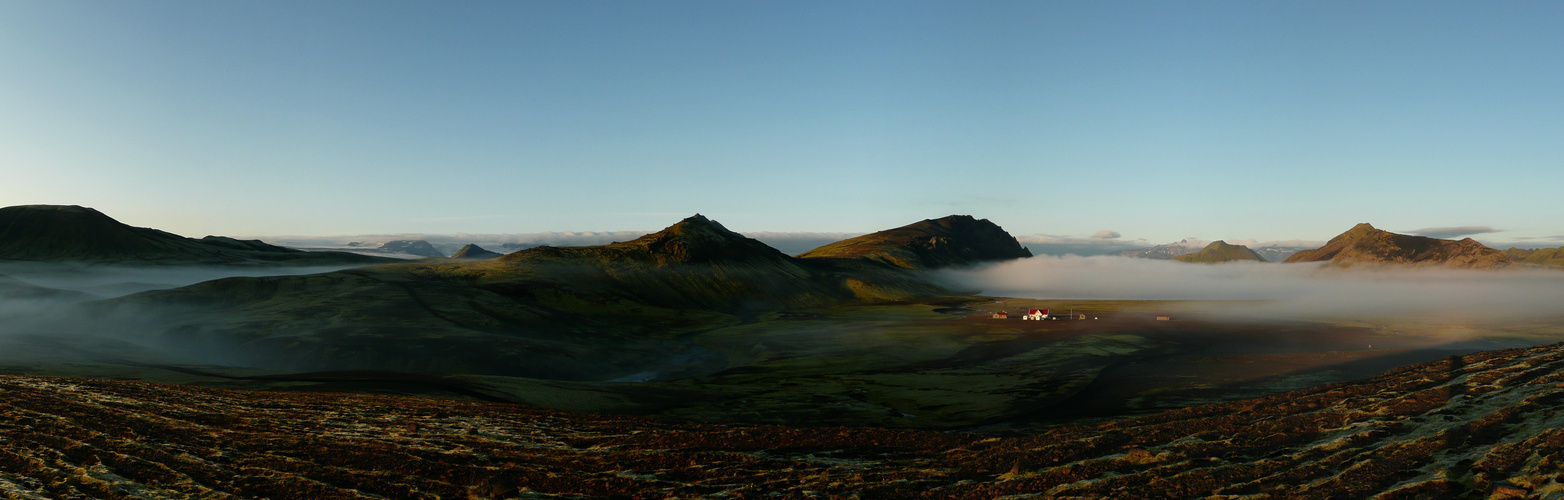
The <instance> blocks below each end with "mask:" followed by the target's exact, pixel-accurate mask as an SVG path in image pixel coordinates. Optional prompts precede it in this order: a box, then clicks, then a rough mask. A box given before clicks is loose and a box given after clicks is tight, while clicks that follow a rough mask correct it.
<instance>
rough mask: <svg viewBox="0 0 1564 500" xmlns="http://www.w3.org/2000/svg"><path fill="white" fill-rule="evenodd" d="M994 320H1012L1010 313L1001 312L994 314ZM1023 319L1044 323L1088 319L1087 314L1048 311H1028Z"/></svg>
mask: <svg viewBox="0 0 1564 500" xmlns="http://www.w3.org/2000/svg"><path fill="white" fill-rule="evenodd" d="M993 318H994V319H1010V313H1009V312H1006V311H999V312H996V313H994V316H993ZM1021 319H1023V320H1033V321H1042V320H1045V319H1051V320H1059V319H1086V315H1085V314H1075V313H1074V312H1073V311H1072V312H1071V313H1070V314H1067V315H1059V314H1049V313H1048V310H1047V309H1028V310H1027V312H1026V315H1025V316H1021Z"/></svg>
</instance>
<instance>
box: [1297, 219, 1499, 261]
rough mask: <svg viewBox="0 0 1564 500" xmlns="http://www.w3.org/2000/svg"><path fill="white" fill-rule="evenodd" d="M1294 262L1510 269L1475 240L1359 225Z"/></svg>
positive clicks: (1490, 250) (1305, 252)
mask: <svg viewBox="0 0 1564 500" xmlns="http://www.w3.org/2000/svg"><path fill="white" fill-rule="evenodd" d="M1287 262H1288V263H1294V262H1329V263H1330V264H1331V265H1333V266H1340V267H1348V266H1352V265H1355V264H1370V265H1376V264H1392V265H1411V266H1438V267H1454V268H1472V269H1493V268H1499V267H1504V266H1507V265H1509V263H1510V259H1509V257H1506V256H1505V255H1504V253H1503V252H1500V251H1498V250H1494V249H1492V248H1488V247H1486V246H1483V244H1482V243H1478V242H1477V240H1473V239H1471V238H1466V239H1462V240H1459V241H1452V240H1441V239H1435V238H1428V237H1424V236H1409V235H1405V234H1396V233H1392V232H1389V231H1382V230H1379V229H1375V228H1374V226H1371V225H1368V224H1366V223H1365V224H1358V225H1357V226H1354V227H1353V228H1352V229H1350V230H1348V231H1347V232H1345V233H1341V234H1340V235H1338V236H1336V237H1335V238H1331V240H1330V241H1328V242H1326V243H1325V246H1322V247H1320V248H1316V249H1314V250H1304V251H1301V252H1298V253H1296V254H1293V256H1292V257H1289V258H1288V259H1287Z"/></svg>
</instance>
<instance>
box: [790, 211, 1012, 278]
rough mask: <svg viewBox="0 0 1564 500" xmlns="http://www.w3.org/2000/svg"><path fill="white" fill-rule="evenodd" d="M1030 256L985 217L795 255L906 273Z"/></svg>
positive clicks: (923, 224) (947, 220) (936, 222)
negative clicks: (865, 262) (884, 266)
mask: <svg viewBox="0 0 1564 500" xmlns="http://www.w3.org/2000/svg"><path fill="white" fill-rule="evenodd" d="M1031 256H1032V252H1031V251H1029V250H1027V249H1026V248H1025V247H1022V246H1021V243H1020V242H1018V241H1016V239H1015V237H1014V236H1011V235H1010V233H1007V232H1005V230H1004V229H1002V228H1000V227H999V225H997V224H994V223H993V222H989V220H988V219H975V218H973V217H972V216H970V215H952V216H949V217H944V218H940V219H928V220H923V221H920V222H914V223H912V224H908V225H905V226H902V227H898V228H896V229H887V230H885V231H880V232H877V233H871V234H866V235H863V236H859V237H856V238H849V239H846V240H842V241H838V242H836V243H832V244H829V245H825V246H822V247H820V248H816V249H814V250H810V251H808V252H804V253H802V254H799V256H798V257H799V258H803V259H819V258H838V259H861V260H869V261H875V262H881V263H884V264H888V265H891V266H896V267H901V268H907V269H933V268H938V267H947V266H960V265H971V264H978V263H981V262H989V261H997V260H1009V259H1020V258H1025V257H1031Z"/></svg>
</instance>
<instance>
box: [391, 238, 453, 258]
mask: <svg viewBox="0 0 1564 500" xmlns="http://www.w3.org/2000/svg"><path fill="white" fill-rule="evenodd" d="M380 249H381V250H385V251H387V252H395V253H405V254H408V255H417V256H419V257H441V258H443V257H445V254H444V253H441V252H440V251H439V250H437V249H435V248H434V245H431V244H429V242H428V241H424V240H396V241H387V242H386V243H385V244H384V245H380Z"/></svg>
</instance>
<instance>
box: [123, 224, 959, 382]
mask: <svg viewBox="0 0 1564 500" xmlns="http://www.w3.org/2000/svg"><path fill="white" fill-rule="evenodd" d="M951 295H953V293H952V292H950V291H948V290H945V289H943V288H941V287H939V286H937V285H935V284H932V283H930V282H927V281H924V280H923V279H922V278H921V277H920V276H919V275H917V274H916V273H912V272H908V271H906V270H902V269H896V268H890V267H886V266H883V265H878V264H865V263H854V262H838V261H835V260H831V259H826V260H812V259H795V258H792V257H788V256H787V255H784V254H782V253H781V252H779V251H777V250H776V249H773V248H771V247H769V246H766V245H765V244H763V243H760V242H758V241H755V240H753V239H750V238H746V237H744V236H742V235H739V234H737V233H734V232H732V231H729V230H727V229H726V228H723V227H722V226H721V225H720V224H717V223H716V222H714V221H711V220H709V219H707V218H705V217H702V216H699V215H696V216H694V217H691V218H689V219H685V220H684V221H681V222H679V223H678V224H675V225H673V226H671V227H669V228H667V229H665V230H663V231H660V232H657V233H653V234H649V235H646V236H643V237H641V238H638V239H635V240H632V241H627V242H620V243H613V244H609V245H602V246H593V247H567V248H560V247H538V248H532V249H528V250H523V251H519V252H516V253H513V254H510V255H507V256H505V257H503V258H499V259H491V260H482V261H472V262H453V261H438V262H415V263H402V264H392V265H384V266H373V267H367V268H359V269H352V270H346V271H339V272H334V273H326V274H318V275H310V276H289V277H266V278H229V279H223V280H216V281H211V282H206V283H200V284H196V285H192V286H189V287H185V288H180V289H175V290H167V291H160V292H152V293H145V294H140V295H137V296H132V297H126V298H124V299H122V300H116V301H109V302H104V303H101V304H99V305H97V306H98V307H100V308H101V309H103V311H101V313H102V314H105V315H110V316H112V313H113V311H115V310H117V309H120V308H126V309H128V310H131V311H135V310H143V309H145V308H155V309H157V310H159V311H166V312H165V313H164V314H161V315H157V319H156V320H155V321H153V322H152V324H146V325H136V326H135V328H137V329H139V330H140V331H153V332H159V333H158V335H159V339H160V340H161V341H162V342H163V343H164V344H165V345H167V346H170V348H172V349H178V350H181V351H183V352H189V353H191V354H192V355H201V356H206V357H208V359H210V357H211V356H214V355H221V356H227V358H223V359H218V360H216V361H220V362H223V363H227V364H236V365H242V366H266V367H274V368H279V369H289V370H306V371H310V370H342V369H374V370H397V371H436V372H446V373H481V374H494V375H516V376H528V377H535V378H550V379H573V380H605V379H611V378H615V377H620V376H624V375H628V374H633V373H638V372H646V371H649V370H651V371H657V370H662V371H667V370H682V369H684V368H678V367H672V368H669V367H667V366H664V365H670V364H672V365H680V366H685V367H686V368H689V369H695V370H697V371H699V370H705V368H700V367H702V366H707V367H715V368H714V369H720V368H721V367H722V366H723V365H724V363H725V362H724V361H723V360H722V359H721V358H720V356H717V357H713V356H711V355H709V353H705V352H703V351H701V350H700V349H698V348H695V347H692V346H690V345H687V344H685V343H681V341H680V340H679V339H680V338H681V336H683V335H686V334H689V333H692V332H698V331H703V330H707V329H711V328H716V327H721V326H731V325H736V324H740V323H743V322H745V321H749V320H750V319H751V318H753V316H754V315H756V314H759V313H762V312H765V311H775V310H781V309H792V308H810V307H834V306H843V305H861V304H873V303H883V302H896V301H912V300H923V299H926V298H929V297H949V296H951ZM214 353H216V354H214ZM659 366H663V368H658V367H659ZM691 367H693V368H691Z"/></svg>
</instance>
